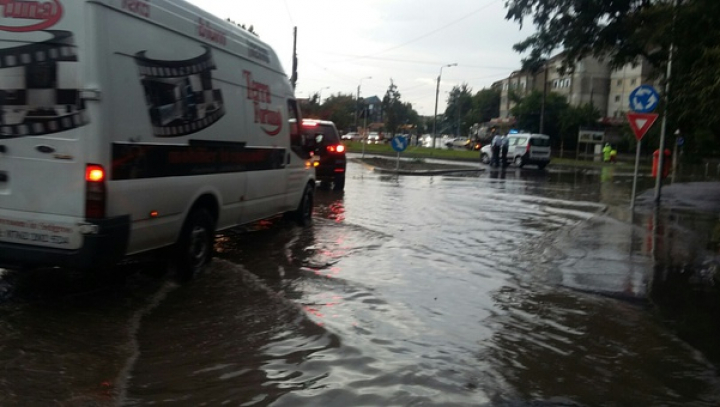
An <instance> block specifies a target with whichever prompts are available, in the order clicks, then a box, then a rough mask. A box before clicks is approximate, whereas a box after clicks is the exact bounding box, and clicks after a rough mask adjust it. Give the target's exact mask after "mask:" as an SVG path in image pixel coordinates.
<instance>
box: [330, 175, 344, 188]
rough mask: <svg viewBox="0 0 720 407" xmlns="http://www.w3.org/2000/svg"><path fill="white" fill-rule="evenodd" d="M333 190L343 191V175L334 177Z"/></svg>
mask: <svg viewBox="0 0 720 407" xmlns="http://www.w3.org/2000/svg"><path fill="white" fill-rule="evenodd" d="M333 189H334V190H336V191H342V190H343V189H345V174H342V175H336V176H335V185H334V186H333Z"/></svg>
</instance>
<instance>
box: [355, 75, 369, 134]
mask: <svg viewBox="0 0 720 407" xmlns="http://www.w3.org/2000/svg"><path fill="white" fill-rule="evenodd" d="M363 79H372V76H367V77H365V78H361V79H360V83H359V84H358V89H357V98H356V103H358V104H359V103H360V86H362V81H363ZM357 127H358V110H357V109H355V128H356V129H357Z"/></svg>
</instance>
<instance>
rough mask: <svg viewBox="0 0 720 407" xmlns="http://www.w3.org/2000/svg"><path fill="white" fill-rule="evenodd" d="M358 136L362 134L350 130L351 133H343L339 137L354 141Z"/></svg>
mask: <svg viewBox="0 0 720 407" xmlns="http://www.w3.org/2000/svg"><path fill="white" fill-rule="evenodd" d="M360 137H362V136H360V133H356V132H351V133H347V134H343V135H342V137H340V138H341V139H343V140H351V141H356V140H360Z"/></svg>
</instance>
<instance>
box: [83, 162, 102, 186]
mask: <svg viewBox="0 0 720 407" xmlns="http://www.w3.org/2000/svg"><path fill="white" fill-rule="evenodd" d="M104 180H105V170H104V169H103V167H102V166H100V165H94V164H88V166H87V168H86V169H85V181H88V182H102V181H104Z"/></svg>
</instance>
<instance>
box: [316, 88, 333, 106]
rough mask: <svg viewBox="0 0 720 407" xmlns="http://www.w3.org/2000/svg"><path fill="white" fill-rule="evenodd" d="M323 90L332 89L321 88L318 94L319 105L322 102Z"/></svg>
mask: <svg viewBox="0 0 720 407" xmlns="http://www.w3.org/2000/svg"><path fill="white" fill-rule="evenodd" d="M323 89H330V87H329V86H326V87H324V88H320V90H319V91H318V92H317V94H318V105H319V104H320V102H322V91H323Z"/></svg>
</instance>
